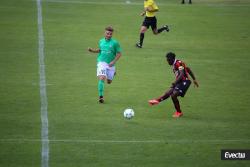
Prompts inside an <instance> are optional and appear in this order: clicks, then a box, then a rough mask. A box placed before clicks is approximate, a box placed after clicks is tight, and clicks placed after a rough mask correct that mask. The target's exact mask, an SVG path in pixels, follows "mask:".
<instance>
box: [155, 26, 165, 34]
mask: <svg viewBox="0 0 250 167" xmlns="http://www.w3.org/2000/svg"><path fill="white" fill-rule="evenodd" d="M165 29H166V27H161V28H159V29H158V30H157V32H158V33H161V32H162V31H164V30H165Z"/></svg>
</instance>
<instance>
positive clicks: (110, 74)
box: [96, 62, 115, 80]
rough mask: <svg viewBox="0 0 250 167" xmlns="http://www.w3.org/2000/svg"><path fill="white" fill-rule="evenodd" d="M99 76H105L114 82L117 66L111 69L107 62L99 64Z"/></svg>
mask: <svg viewBox="0 0 250 167" xmlns="http://www.w3.org/2000/svg"><path fill="white" fill-rule="evenodd" d="M96 72H97V74H96V75H97V76H100V75H103V76H105V77H106V78H107V79H108V80H113V78H114V75H115V66H113V67H109V65H108V63H105V62H99V63H97V70H96Z"/></svg>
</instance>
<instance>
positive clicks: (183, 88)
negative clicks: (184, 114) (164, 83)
mask: <svg viewBox="0 0 250 167" xmlns="http://www.w3.org/2000/svg"><path fill="white" fill-rule="evenodd" d="M190 85H191V81H190V80H185V81H182V82H180V83H178V84H177V85H176V86H175V87H174V90H175V91H177V92H179V95H180V96H181V97H184V96H185V94H186V92H187V90H188V88H189V86H190Z"/></svg>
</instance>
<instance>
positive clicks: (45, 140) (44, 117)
mask: <svg viewBox="0 0 250 167" xmlns="http://www.w3.org/2000/svg"><path fill="white" fill-rule="evenodd" d="M41 1H42V0H37V24H38V56H39V75H40V81H39V84H40V98H41V100H40V101H41V111H40V112H41V124H42V125H41V140H40V142H42V148H41V167H49V130H48V129H49V128H48V127H49V123H48V102H47V91H46V74H45V63H44V57H45V55H44V35H43V18H42V5H41Z"/></svg>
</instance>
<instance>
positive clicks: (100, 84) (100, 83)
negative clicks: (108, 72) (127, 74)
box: [98, 80, 104, 96]
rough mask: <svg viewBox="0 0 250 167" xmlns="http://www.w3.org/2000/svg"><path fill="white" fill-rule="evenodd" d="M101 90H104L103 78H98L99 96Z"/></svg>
mask: <svg viewBox="0 0 250 167" xmlns="http://www.w3.org/2000/svg"><path fill="white" fill-rule="evenodd" d="M103 91H104V80H99V81H98V93H99V96H103Z"/></svg>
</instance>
